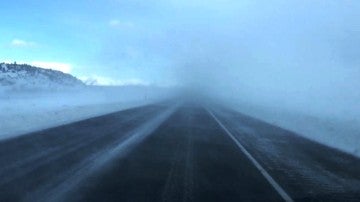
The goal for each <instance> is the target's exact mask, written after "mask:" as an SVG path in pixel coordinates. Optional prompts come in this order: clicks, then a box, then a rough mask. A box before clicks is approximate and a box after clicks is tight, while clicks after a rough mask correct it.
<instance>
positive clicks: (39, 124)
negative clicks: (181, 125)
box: [0, 86, 171, 140]
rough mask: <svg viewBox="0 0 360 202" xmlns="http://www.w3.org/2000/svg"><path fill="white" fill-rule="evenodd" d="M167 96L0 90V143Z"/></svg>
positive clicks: (129, 91)
mask: <svg viewBox="0 0 360 202" xmlns="http://www.w3.org/2000/svg"><path fill="white" fill-rule="evenodd" d="M170 97H171V92H170V90H169V89H166V88H157V87H143V86H126V87H87V88H84V89H73V90H69V89H68V90H66V91H65V90H63V91H55V92H49V91H36V90H34V91H16V92H13V91H7V90H4V89H3V90H0V111H1V113H0V120H1V121H0V140H2V139H6V138H10V137H14V136H18V135H21V134H25V133H28V132H32V131H37V130H41V129H45V128H50V127H55V126H59V125H62V124H67V123H71V122H74V121H78V120H82V119H86V118H90V117H95V116H99V115H103V114H107V113H111V112H115V111H119V110H123V109H127V108H132V107H136V106H141V105H146V104H150V103H155V102H159V101H161V100H164V99H168V98H170Z"/></svg>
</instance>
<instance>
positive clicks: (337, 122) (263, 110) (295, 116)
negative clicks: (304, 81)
mask: <svg viewBox="0 0 360 202" xmlns="http://www.w3.org/2000/svg"><path fill="white" fill-rule="evenodd" d="M234 108H235V109H237V111H239V112H241V113H243V114H246V115H249V116H252V117H254V118H257V119H260V120H263V121H265V122H267V123H270V124H273V125H277V126H279V127H281V128H284V129H287V130H290V131H294V132H296V133H297V134H299V135H301V136H304V137H306V138H308V139H311V140H314V141H316V142H319V143H322V144H325V145H328V146H330V147H333V148H336V149H339V150H342V151H344V152H346V153H349V154H352V155H354V156H358V157H360V118H357V119H356V118H353V119H344V117H336V116H334V117H328V116H323V115H320V114H315V113H314V114H311V115H310V114H307V113H301V112H294V111H290V110H284V109H281V108H271V107H265V106H262V107H261V106H255V105H251V104H244V103H243V104H235V105H234ZM350 117H352V116H350ZM329 155H330V154H329Z"/></svg>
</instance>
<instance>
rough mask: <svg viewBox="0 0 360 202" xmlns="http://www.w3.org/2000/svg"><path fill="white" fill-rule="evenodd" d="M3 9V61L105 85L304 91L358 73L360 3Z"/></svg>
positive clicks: (219, 1)
mask: <svg viewBox="0 0 360 202" xmlns="http://www.w3.org/2000/svg"><path fill="white" fill-rule="evenodd" d="M0 8H1V14H0V15H1V18H0V25H1V26H0V36H1V37H0V46H1V49H0V59H1V60H3V61H9V62H12V61H17V62H26V63H30V64H34V65H38V66H44V67H53V68H57V69H61V70H63V71H66V72H69V73H71V74H73V75H75V76H77V77H80V78H95V79H97V80H99V81H100V82H101V83H104V84H123V83H147V84H158V85H172V84H179V83H180V84H189V85H191V86H197V87H198V88H204V87H205V86H206V87H208V86H213V84H217V86H220V87H221V88H228V89H231V90H234V89H236V88H238V87H239V86H242V87H243V88H242V89H240V91H241V92H244V91H253V90H254V89H257V90H259V89H260V92H263V91H282V92H283V90H284V89H282V88H283V86H284V85H285V86H286V85H289V84H293V85H295V84H296V85H295V88H294V89H296V90H295V91H308V90H309V89H310V88H314V86H315V88H316V87H319V88H320V87H322V86H328V85H331V82H333V83H334V82H335V83H336V82H337V83H341V82H342V80H339V79H336V78H335V77H338V75H340V76H341V75H342V76H343V77H353V76H354V75H357V74H358V68H357V67H358V65H359V64H360V61H359V59H358V58H359V57H358V56H359V54H358V53H359V51H358V47H359V46H358V44H359V41H360V39H359V37H358V36H359V30H360V29H359V22H360V20H359V19H360V16H359V13H360V12H359V8H360V6H359V3H358V1H342V0H316V1H313V0H294V1H288V0H273V1H267V0H258V1H253V0H243V1H240V0H209V1H206V2H205V1H196V0H182V1H180V0H146V1H145V0H76V1H73V0H63V1H51V0H22V1H20V0H14V1H10V0H9V1H1V2H0ZM329 70H331V71H329ZM325 71H327V74H322V73H323V72H325ZM314 72H315V73H314ZM354 72H355V73H354ZM279 73H281V74H279ZM270 77H275V78H278V79H277V80H276V81H275V82H274V81H270V82H269V81H268V78H270ZM223 80H227V81H228V82H226V83H222V82H221V81H223ZM329 81H331V82H329ZM354 82H355V81H354ZM303 83H307V84H308V85H305V86H304V85H302V84H303ZM300 84H301V85H300ZM234 86H235V87H234ZM261 90H263V91H261ZM286 90H288V89H286ZM238 91H239V89H237V90H236V92H238ZM292 91H293V90H292ZM252 93H253V92H252Z"/></svg>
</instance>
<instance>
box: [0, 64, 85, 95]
mask: <svg viewBox="0 0 360 202" xmlns="http://www.w3.org/2000/svg"><path fill="white" fill-rule="evenodd" d="M84 85H85V84H84V83H83V82H82V81H80V80H79V79H77V78H76V77H74V76H72V75H70V74H66V73H63V72H61V71H56V70H51V69H43V68H39V67H34V66H30V65H27V64H16V63H14V64H6V63H0V87H7V88H15V89H22V88H26V89H28V88H30V89H31V88H36V89H37V88H40V89H47V88H62V87H80V86H84Z"/></svg>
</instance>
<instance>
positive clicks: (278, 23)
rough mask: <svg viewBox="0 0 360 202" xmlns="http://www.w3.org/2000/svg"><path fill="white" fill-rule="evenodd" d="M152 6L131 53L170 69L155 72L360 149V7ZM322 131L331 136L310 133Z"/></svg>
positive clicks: (319, 0) (277, 0) (325, 1)
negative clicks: (164, 73)
mask: <svg viewBox="0 0 360 202" xmlns="http://www.w3.org/2000/svg"><path fill="white" fill-rule="evenodd" d="M137 3H139V2H137ZM151 3H153V4H151ZM145 4H146V6H145V7H146V8H147V9H148V10H147V12H146V13H145V14H144V15H145V17H146V18H147V19H146V22H148V24H149V25H148V27H145V28H143V31H144V30H145V31H144V32H141V34H139V36H134V35H132V37H131V40H133V41H137V40H138V41H141V43H140V44H139V43H134V44H133V45H135V46H136V45H137V48H138V49H142V50H141V51H140V52H143V53H146V54H145V55H147V57H148V58H157V59H158V58H161V59H162V60H156V61H166V62H165V63H164V64H163V63H162V64H158V65H159V66H166V67H167V69H166V71H169V69H170V70H171V71H170V72H171V73H172V74H169V77H173V78H174V79H175V81H176V82H175V83H177V84H179V85H181V86H183V87H185V88H186V89H187V90H188V91H191V92H193V93H194V92H195V93H196V94H203V95H206V96H210V97H213V98H216V99H218V100H221V101H223V102H224V103H226V104H227V105H228V106H234V107H236V108H237V109H238V110H239V111H243V112H246V113H248V114H250V115H253V116H256V117H258V118H262V119H264V120H266V121H271V122H274V123H275V124H278V125H280V126H282V127H285V128H288V129H291V130H294V131H296V132H298V133H302V134H304V135H305V136H307V137H309V138H312V139H315V140H317V141H320V142H323V143H325V144H328V145H331V146H334V147H338V148H341V149H343V150H346V151H349V152H354V151H355V153H356V152H358V151H359V146H357V145H360V137H359V134H360V132H359V131H360V127H357V126H358V125H360V118H359V117H360V91H359V89H360V49H359V47H360V2H359V1H343V0H294V1H288V0H272V1H265V0H264V1H261V0H260V1H250V0H249V1H246V0H245V1H237V0H236V1H235V0H227V1H217V0H212V1H207V2H200V1H175V0H173V1H157V3H155V2H154V1H150V2H149V3H148V4H147V3H145ZM134 5H135V4H134ZM149 27H150V28H149ZM113 44H116V43H113ZM120 44H121V43H119V45H120ZM145 59H146V58H145ZM145 64H146V63H145ZM149 65H153V64H151V63H149ZM279 114H280V115H279ZM272 115H273V117H271V116H272ZM309 117H311V119H309ZM288 119H291V120H290V122H291V121H292V122H291V123H289V122H288V121H289V120H288ZM314 120H316V121H314ZM317 123H327V125H326V126H324V125H323V126H319V128H321V127H326V128H327V129H324V130H316V129H314V130H310V128H314V124H317ZM299 124H301V125H299ZM329 125H330V126H329ZM315 128H316V127H315ZM329 128H330V129H329ZM336 128H338V129H336ZM339 128H342V129H339ZM344 128H351V129H349V130H347V129H344ZM344 131H345V132H344ZM347 147H348V148H347Z"/></svg>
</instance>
